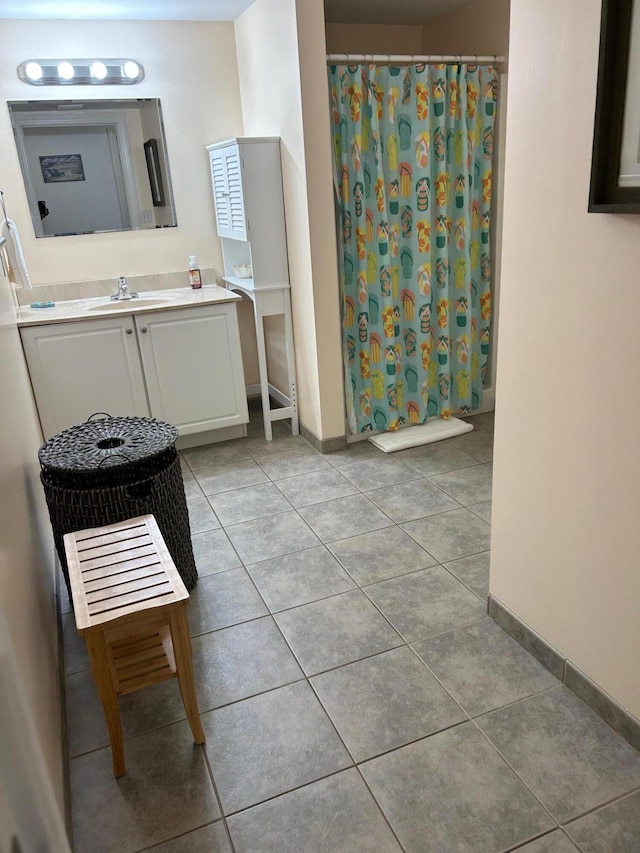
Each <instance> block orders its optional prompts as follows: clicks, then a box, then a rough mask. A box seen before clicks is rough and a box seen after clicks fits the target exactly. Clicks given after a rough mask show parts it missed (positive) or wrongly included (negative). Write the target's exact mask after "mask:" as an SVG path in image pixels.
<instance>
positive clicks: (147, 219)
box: [140, 210, 153, 224]
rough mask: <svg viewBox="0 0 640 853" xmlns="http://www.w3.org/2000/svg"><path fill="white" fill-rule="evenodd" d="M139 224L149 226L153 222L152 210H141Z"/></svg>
mask: <svg viewBox="0 0 640 853" xmlns="http://www.w3.org/2000/svg"><path fill="white" fill-rule="evenodd" d="M140 222H143V223H146V224H150V223H152V222H153V211H152V210H141V211H140Z"/></svg>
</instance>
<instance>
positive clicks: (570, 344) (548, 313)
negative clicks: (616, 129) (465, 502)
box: [491, 0, 640, 717]
mask: <svg viewBox="0 0 640 853" xmlns="http://www.w3.org/2000/svg"><path fill="white" fill-rule="evenodd" d="M600 7H601V4H600V0H519V2H517V3H514V4H513V6H512V10H511V36H510V39H511V51H510V53H511V60H510V68H509V72H510V74H509V78H510V79H509V95H508V126H507V141H506V147H507V150H506V175H505V202H504V204H505V216H504V235H503V259H502V262H503V263H502V293H501V306H500V312H501V313H500V341H499V347H498V384H497V412H496V431H495V437H496V445H495V463H494V495H493V524H492V528H493V532H492V559H491V594H492V595H493V596H495V597H497V598H498V599H499V600H500V601H501V602H502V603H503V604H505V605H506V606H507V607H508V608H509V609H510V610H512V611H513V612H514V613H515V614H516V615H517V616H518V617H519V618H520V619H522V620H524V621H525V622H526V623H527V624H528V625H530V626H531V627H532V628H533V629H534V630H535V631H537V632H538V633H539V634H540V635H541V636H542V637H544V638H545V639H546V640H547V641H548V642H550V643H551V644H552V645H554V646H555V647H556V648H557V649H559V650H560V652H562V653H563V654H564V655H566V656H567V657H568V658H569V659H570V660H571V661H572V662H573V663H575V665H576V666H578V667H579V668H580V669H581V670H583V672H584V673H586V674H587V675H588V676H589V677H590V678H591V679H592V680H593V681H595V682H596V683H597V684H598V685H599V686H600V687H601V688H603V689H604V690H606V691H607V692H608V693H609V694H610V695H611V696H612V697H613V698H614V699H616V700H617V701H618V702H619V703H620V704H622V705H623V706H624V707H625V708H626V709H627V710H628V711H630V712H631V713H632V714H635V715H636V717H640V678H639V677H638V671H639V670H638V662H639V660H640V570H639V568H638V554H639V553H640V532H639V530H640V527H639V525H638V511H639V508H640V455H639V451H638V436H639V435H640V398H639V395H638V392H637V386H638V377H637V373H638V368H639V366H640V334H638V317H640V287H639V286H638V269H639V267H640V217H638V216H612V215H596V214H588V213H587V196H588V191H589V174H590V166H591V145H592V139H593V116H594V104H595V93H596V77H597V65H598V41H599V28H600Z"/></svg>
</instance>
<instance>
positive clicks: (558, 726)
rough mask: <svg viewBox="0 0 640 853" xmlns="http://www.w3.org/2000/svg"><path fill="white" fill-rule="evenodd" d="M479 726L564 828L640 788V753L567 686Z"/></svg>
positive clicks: (483, 720) (496, 713)
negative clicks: (628, 792)
mask: <svg viewBox="0 0 640 853" xmlns="http://www.w3.org/2000/svg"><path fill="white" fill-rule="evenodd" d="M477 722H478V725H479V726H480V727H481V728H482V729H483V731H485V732H486V734H487V735H488V737H489V738H490V739H491V741H492V742H493V743H495V745H496V746H497V748H498V749H499V750H500V751H501V752H502V753H503V755H504V756H505V758H506V759H507V761H509V763H510V764H511V766H512V767H513V768H514V770H515V771H516V773H518V775H519V776H521V777H522V779H523V781H524V782H525V784H527V785H528V786H529V787H530V788H531V790H532V791H533V793H534V794H535V795H536V796H537V797H538V798H539V799H540V802H542V803H544V805H546V806H547V808H548V809H549V810H550V811H551V813H552V814H553V815H554V817H556V818H557V819H558V820H559V821H560V822H562V823H564V822H566V821H568V820H571V819H572V818H575V817H577V816H578V815H580V814H582V813H584V812H586V811H588V810H589V809H592V808H594V807H596V806H598V805H600V804H601V803H605V802H607V800H611V799H613V798H614V797H618V796H620V795H622V794H624V793H626V792H627V791H630V790H632V789H633V788H635V787H638V786H640V753H638V752H636V750H634V749H633V747H632V746H630V745H629V744H628V743H627V742H626V741H625V740H623V739H622V738H621V737H620V736H619V735H618V734H616V733H615V732H614V731H613V729H611V728H609V726H608V725H607V724H606V723H605V722H603V720H601V719H600V717H598V716H596V714H595V713H594V712H593V711H591V709H590V708H588V707H587V706H586V705H585V704H583V703H582V702H581V701H580V700H579V699H576V697H575V696H573V694H571V693H570V692H569V691H568V690H567V689H566V688H565V687H558V688H556V689H555V690H550V691H548V692H547V693H542V694H540V695H538V696H531V697H530V698H529V699H524V700H523V701H522V702H518V703H516V704H515V705H509V706H508V707H507V708H501V709H499V710H498V711H492V712H491V713H490V714H488V715H487V716H486V717H480V718H479V719H478V720H477Z"/></svg>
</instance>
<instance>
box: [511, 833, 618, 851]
mask: <svg viewBox="0 0 640 853" xmlns="http://www.w3.org/2000/svg"><path fill="white" fill-rule="evenodd" d="M577 850H578V848H577V847H574V846H573V844H572V843H571V842H570V841H569V839H568V838H567V836H566V835H565V834H564V833H563V832H562V830H561V829H556V830H555V832H550V833H548V834H547V835H543V836H542V838H536V840H535V841H530V842H529V843H528V844H525V845H524V847H518V850H517V851H515V850H514V853H577ZM607 853H609V851H607Z"/></svg>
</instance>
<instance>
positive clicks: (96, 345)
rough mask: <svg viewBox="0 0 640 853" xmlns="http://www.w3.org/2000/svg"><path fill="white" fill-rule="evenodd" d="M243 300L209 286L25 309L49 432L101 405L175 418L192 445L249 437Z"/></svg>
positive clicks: (28, 351)
mask: <svg viewBox="0 0 640 853" xmlns="http://www.w3.org/2000/svg"><path fill="white" fill-rule="evenodd" d="M240 298H241V297H240V296H239V295H238V294H235V293H232V292H230V291H228V290H225V289H224V288H221V287H218V286H217V285H207V286H205V287H203V288H202V289H201V290H198V291H192V290H190V289H188V288H180V289H176V290H161V291H156V292H147V293H141V294H140V297H139V298H138V299H129V300H123V301H120V302H113V301H109V299H108V298H107V299H105V298H104V297H101V298H97V299H78V300H69V301H63V302H59V303H57V304H56V306H55V307H54V308H44V309H34V308H25V307H23V308H22V309H21V310H20V315H19V319H18V325H19V327H20V336H21V338H22V346H23V348H24V352H25V357H26V360H27V365H28V368H29V374H30V377H31V383H32V386H33V391H34V395H35V399H36V404H37V407H38V414H39V416H40V422H41V425H42V430H43V434H44V436H45V438H49V437H50V436H52V435H54V434H55V433H57V432H60V430H62V429H65V428H66V427H69V426H71V425H73V424H75V423H79V422H81V421H84V420H86V419H87V418H88V417H89V416H90V415H92V414H93V413H94V412H106V413H108V414H111V415H143V416H149V415H151V416H152V417H156V418H160V419H161V420H165V421H168V422H169V423H171V424H173V425H174V426H176V427H178V429H179V431H180V437H181V439H184V440H183V441H181V443H182V444H183V446H184V445H187V444H198V443H204V442H209V441H215V440H219V439H223V438H225V439H226V438H233V437H239V436H241V435H244V434H245V431H246V427H245V424H246V423H247V422H248V420H249V415H248V410H247V399H246V391H245V384H244V375H243V369H242V353H241V349H240V333H239V329H238V318H237V311H236V304H235V303H236V302H237V301H239V299H240ZM212 431H215V433H213V432H212Z"/></svg>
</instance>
